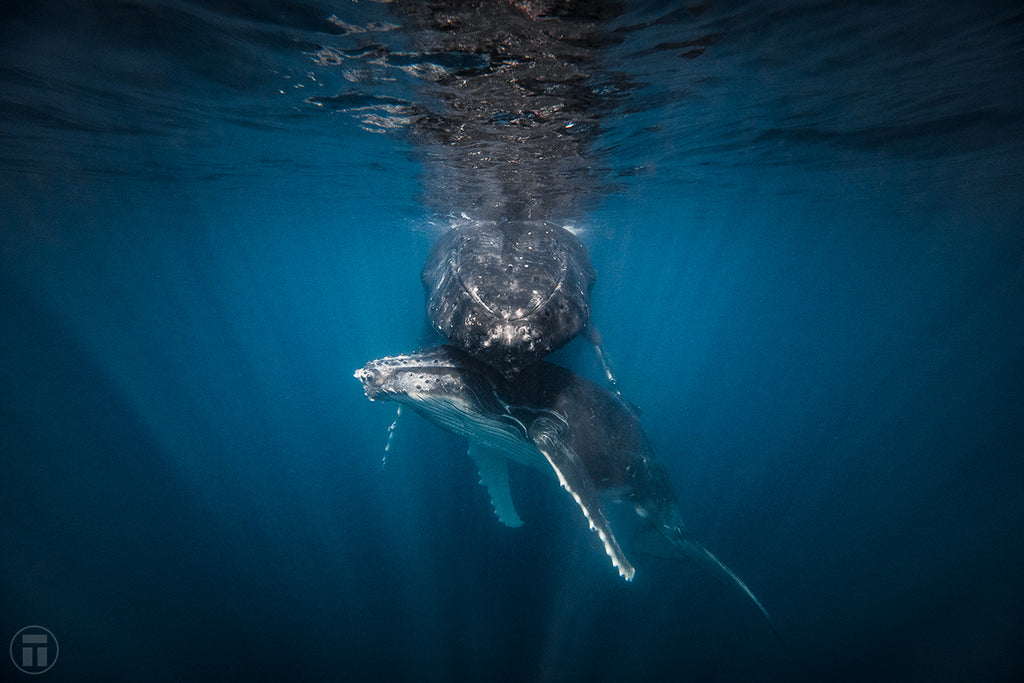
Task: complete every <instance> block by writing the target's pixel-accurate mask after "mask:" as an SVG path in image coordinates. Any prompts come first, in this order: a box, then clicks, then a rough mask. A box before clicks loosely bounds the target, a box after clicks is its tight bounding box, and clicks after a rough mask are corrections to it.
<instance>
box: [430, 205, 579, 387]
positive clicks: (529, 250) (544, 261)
mask: <svg viewBox="0 0 1024 683" xmlns="http://www.w3.org/2000/svg"><path fill="white" fill-rule="evenodd" d="M422 279H423V286H424V288H425V289H426V294H427V315H428V317H429V318H430V322H431V324H432V325H433V326H434V328H435V329H437V330H438V331H439V332H440V333H441V334H442V335H443V336H444V338H445V339H446V340H447V341H448V343H449V344H451V345H453V346H455V347H458V348H459V349H462V350H463V351H465V352H467V353H469V354H470V355H472V356H474V357H475V358H477V359H479V360H481V361H483V362H484V363H487V364H488V365H490V366H491V367H493V368H496V369H497V370H498V371H500V372H501V373H502V374H503V375H504V376H505V378H506V379H512V378H514V377H515V376H516V375H517V374H518V373H519V372H521V371H522V369H523V368H525V367H526V366H528V365H530V364H531V363H534V362H536V361H538V360H540V359H541V358H543V357H544V356H546V355H547V354H549V353H551V352H552V351H554V350H555V349H558V348H560V347H561V346H563V345H564V344H566V343H567V342H568V341H570V340H571V339H572V338H573V337H575V336H577V335H578V334H580V332H581V331H582V330H583V329H584V328H585V327H586V325H587V323H588V321H589V320H590V291H591V289H592V288H593V286H594V279H595V278H594V269H593V267H592V266H591V265H590V258H589V256H588V255H587V251H586V248H585V247H584V246H583V244H582V243H581V242H580V240H579V239H578V238H577V237H576V236H575V235H573V234H572V233H571V232H569V231H568V230H566V229H565V228H562V227H559V226H557V225H554V224H550V223H546V222H543V221H477V222H472V223H468V224H464V225H459V226H456V227H453V228H451V229H449V230H448V231H446V232H445V233H444V234H443V235H442V236H441V237H440V238H439V239H438V240H437V242H435V244H434V246H433V248H432V249H431V251H430V255H429V256H428V257H427V261H426V264H425V265H424V267H423V272H422Z"/></svg>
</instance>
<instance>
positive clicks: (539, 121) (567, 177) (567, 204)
mask: <svg viewBox="0 0 1024 683" xmlns="http://www.w3.org/2000/svg"><path fill="white" fill-rule="evenodd" d="M391 7H392V10H393V11H394V12H395V13H396V14H397V15H398V16H400V17H401V18H402V22H401V23H402V28H403V30H404V33H405V35H406V36H407V37H408V39H409V42H410V44H411V46H412V48H413V49H414V51H415V54H417V55H420V56H421V58H422V59H424V61H425V63H427V64H433V66H432V68H425V67H421V68H419V69H417V71H416V73H417V74H419V75H420V76H421V77H422V79H423V87H422V92H421V96H420V97H419V101H418V103H417V107H416V110H415V115H414V116H412V117H411V119H412V124H411V132H412V134H413V136H414V139H415V141H416V142H417V147H416V148H417V150H418V152H419V154H420V155H421V156H422V160H423V174H424V183H423V184H424V188H425V189H426V192H425V193H424V200H425V203H426V204H428V205H430V206H432V207H433V208H434V209H435V210H436V211H437V212H438V214H439V215H440V216H445V215H448V216H451V215H454V214H460V215H463V216H465V217H466V220H465V221H464V222H462V223H461V224H457V225H456V226H455V227H453V228H452V229H450V230H447V231H446V232H445V233H443V234H442V235H441V236H440V237H439V238H438V239H437V241H436V242H435V244H434V246H433V248H432V250H431V252H430V255H429V256H428V258H427V261H426V263H425V265H424V268H423V272H422V279H423V284H424V287H425V288H426V294H427V309H428V315H429V318H430V322H431V325H432V326H433V328H434V329H436V330H437V331H438V332H440V333H441V334H442V335H443V336H444V338H445V340H446V341H447V342H448V343H449V344H452V345H454V346H456V347H458V348H460V349H462V350H463V351H466V352H468V353H470V354H472V355H473V356H475V357H476V358H478V359H479V360H482V361H483V362H485V363H487V364H489V365H491V366H492V367H495V368H497V369H498V370H499V371H500V372H502V373H503V374H504V375H505V377H506V378H508V379H511V378H514V377H515V375H516V374H517V373H518V372H519V371H520V370H522V368H524V367H525V366H527V365H529V364H530V363H533V362H536V361H537V360H539V359H540V358H543V357H544V356H545V355H547V354H548V353H550V352H551V351H554V350H555V349H557V348H559V347H561V346H562V345H564V344H565V343H567V342H568V341H569V340H571V339H573V338H574V337H576V336H577V335H579V334H581V333H582V332H583V331H584V330H585V329H586V328H587V324H588V322H589V319H590V291H591V288H592V287H593V284H594V271H593V269H592V268H591V265H590V260H589V257H588V255H587V252H586V249H585V248H584V246H583V244H582V243H581V242H580V240H579V239H578V238H577V237H576V236H575V235H574V234H572V233H571V232H569V231H568V230H566V229H564V228H563V227H562V226H563V225H564V224H565V223H567V222H575V221H578V220H579V219H580V216H581V215H582V213H583V211H584V209H585V208H587V207H588V206H589V205H592V204H594V203H596V199H597V197H599V196H600V195H601V194H603V189H604V188H601V187H600V185H601V183H600V182H599V181H598V180H597V179H596V178H595V177H594V170H593V169H595V168H597V167H598V166H599V165H598V164H597V163H595V161H594V160H593V159H592V158H590V156H589V153H588V151H589V148H590V146H591V144H592V142H593V140H594V139H595V137H596V133H597V132H598V129H599V121H600V118H601V115H602V112H603V111H604V110H605V109H607V108H608V107H609V106H610V103H611V102H613V101H614V100H615V99H616V98H615V95H616V94H618V91H617V88H616V85H615V82H614V81H615V78H613V77H610V76H609V75H608V74H606V73H604V72H603V71H602V70H601V69H600V68H599V66H598V65H599V62H600V48H601V47H602V46H603V45H605V44H606V43H607V42H608V41H609V40H612V38H611V37H610V36H609V35H608V34H607V32H606V31H605V30H604V28H603V27H604V25H605V21H606V20H607V19H609V18H611V17H613V16H615V15H616V14H617V13H618V12H619V11H620V10H619V8H618V7H616V6H615V4H614V3H606V2H603V1H599V0H586V1H580V0H571V1H568V2H567V1H566V0H509V1H503V0H495V1H491V2H485V3H481V2H478V1H476V0H444V1H442V2H431V3H423V2H413V1H405V0H399V1H398V2H395V3H393V4H392V5H391ZM428 56H430V57H429V58H428ZM435 62H437V64H434V63H435ZM441 63H443V64H446V65H447V66H441ZM441 222H445V221H444V220H443V219H442V221H441ZM596 346H597V344H595V347H596ZM598 353H599V354H601V350H600V348H598ZM601 360H602V362H603V363H604V357H603V355H602V357H601ZM605 365H606V367H607V363H605ZM607 373H608V374H609V376H610V375H611V372H610V370H607Z"/></svg>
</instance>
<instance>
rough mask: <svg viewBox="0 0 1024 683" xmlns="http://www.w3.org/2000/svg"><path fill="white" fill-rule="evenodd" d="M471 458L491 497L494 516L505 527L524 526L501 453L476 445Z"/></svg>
mask: <svg viewBox="0 0 1024 683" xmlns="http://www.w3.org/2000/svg"><path fill="white" fill-rule="evenodd" d="M469 456H470V457H471V458H473V460H475V461H476V466H477V469H478V470H479V472H480V483H481V484H483V485H484V488H485V489H487V493H489V494H490V496H491V505H493V506H494V514H496V515H498V519H499V520H501V523H502V524H504V525H505V526H510V527H517V526H522V525H523V520H522V519H520V518H519V513H517V512H516V508H515V505H513V504H512V492H511V491H510V490H509V488H508V461H507V460H506V459H505V456H504V455H502V454H501V452H499V451H495V450H491V449H488V448H482V447H480V446H477V445H475V444H471V445H470V447H469Z"/></svg>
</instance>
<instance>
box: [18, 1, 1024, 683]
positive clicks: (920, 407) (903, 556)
mask: <svg viewBox="0 0 1024 683" xmlns="http://www.w3.org/2000/svg"><path fill="white" fill-rule="evenodd" d="M521 4H524V5H525V4H529V3H521ZM39 5H40V6H36V4H32V5H27V4H26V6H24V7H18V8H10V7H5V8H4V9H3V10H0V36H2V39H0V83H2V84H3V87H2V89H0V136H2V145H0V226H2V230H0V295H2V296H0V458H2V460H0V462H2V466H3V468H2V474H0V519H2V525H0V534H2V535H0V636H2V640H3V642H4V643H8V642H10V643H11V647H12V648H14V647H15V643H14V641H13V639H14V638H15V635H16V633H17V632H18V631H19V629H21V628H22V627H24V626H28V625H41V626H44V627H46V628H47V629H49V630H50V631H51V632H52V634H53V636H55V638H56V639H57V641H59V658H58V659H57V661H56V663H55V664H54V665H53V667H52V668H51V669H50V670H49V671H47V672H46V673H45V674H43V675H42V676H41V678H43V679H47V680H219V679H233V680H339V679H379V680H445V681H447V680H679V679H690V680H744V681H747V680H787V681H792V680H807V681H812V680H858V681H861V680H900V681H905V680H1019V679H1020V678H1021V676H1022V675H1024V655H1022V654H1021V652H1024V622H1022V621H1021V618H1020V614H1021V613H1022V610H1024V589H1022V588H1021V586H1020V577H1021V575H1022V572H1024V535H1022V534H1021V531H1020V530H1021V528H1022V525H1024V465H1022V455H1024V428H1022V426H1021V425H1022V424H1024V95H1022V94H1021V92H1022V91H1021V88H1020V84H1021V82H1022V80H1024V79H1022V76H1024V12H1022V11H1021V9H1020V7H1019V6H1018V5H1017V4H1016V3H1005V4H1000V3H995V2H991V3H980V4H975V5H973V6H972V8H966V7H952V6H943V4H941V3H925V2H911V3H863V4H857V5H850V4H847V3H834V2H800V3H797V2H793V3H782V4H773V3H758V2H751V1H749V0H748V1H746V2H722V3H715V2H712V3H706V4H703V5H693V6H682V5H678V4H675V3H663V2H627V3H624V4H623V6H622V7H621V8H620V10H621V11H619V12H618V13H617V14H616V15H615V16H611V17H609V18H607V19H606V20H605V22H606V24H605V26H604V27H603V32H604V33H605V34H606V35H607V36H608V37H609V39H608V40H607V41H606V42H604V43H602V44H601V45H600V46H599V49H598V51H597V54H598V62H597V66H595V67H593V68H594V75H593V78H592V80H591V81H588V82H587V84H586V87H588V88H590V89H591V90H592V91H593V92H594V93H598V92H599V93H600V94H601V95H602V97H604V103H603V105H602V106H603V110H602V112H601V118H600V125H599V126H595V127H594V128H593V130H590V131H589V132H588V135H589V136H590V139H589V140H588V145H587V150H588V151H587V156H586V157H585V158H584V159H582V161H581V163H580V168H581V169H582V170H580V171H579V173H580V174H582V175H586V177H587V178H588V180H587V182H588V183H593V185H594V187H595V188H596V189H595V190H594V192H595V194H596V195H597V199H596V200H594V201H592V202H590V203H589V204H587V208H586V210H585V211H583V212H581V214H580V215H579V216H578V218H577V219H576V220H575V221H574V224H575V225H576V227H577V228H579V229H580V234H581V237H582V239H583V241H584V242H585V244H586V245H587V248H588V249H589V251H590V254H591V258H592V261H593V264H594V268H595V270H596V272H597V275H598V280H597V285H596V288H595V291H594V306H593V308H594V318H595V321H596V323H597V324H598V326H599V327H600V330H601V333H602V336H603V339H604V343H605V346H606V348H607V350H608V353H609V355H610V357H611V358H612V360H613V361H614V363H615V367H616V371H617V375H618V379H619V385H620V388H621V389H622V391H623V393H624V394H625V395H626V396H627V397H628V399H629V400H630V401H632V402H633V403H635V404H636V405H637V406H638V407H639V408H640V409H641V410H642V417H643V422H644V426H645V429H646V430H647V432H648V434H649V435H650V437H651V440H652V441H653V443H654V444H655V446H656V448H657V449H658V450H659V452H660V453H661V456H662V458H663V459H664V461H665V465H666V468H667V469H668V471H669V473H670V475H671V477H672V480H673V484H674V486H675V487H676V490H677V492H678V494H679V497H680V501H681V505H682V508H683V512H684V515H685V516H686V519H687V521H688V523H689V524H690V527H691V529H692V530H693V532H694V533H695V534H696V535H697V537H698V538H700V539H701V540H702V541H703V542H704V543H705V544H706V545H707V546H708V547H709V548H711V549H712V550H713V551H714V552H715V553H716V554H717V555H719V556H720V557H721V558H722V559H723V560H724V561H725V562H726V563H728V564H729V565H730V566H731V567H732V569H734V570H735V571H736V572H737V574H739V575H740V576H741V577H743V579H744V580H745V581H746V582H747V583H748V584H749V585H750V586H751V588H752V589H753V590H754V592H755V593H757V595H758V597H759V598H760V599H761V601H762V602H763V603H764V604H765V606H766V607H767V609H768V610H769V611H770V612H771V613H772V616H773V618H774V620H775V622H776V624H777V626H778V629H779V631H780V632H781V634H782V637H783V641H784V642H783V644H782V645H781V646H780V645H779V644H778V643H777V642H776V641H775V639H774V637H773V636H772V634H771V631H770V630H769V629H768V628H767V627H766V625H765V624H764V622H763V621H762V620H761V617H760V615H759V614H758V613H757V611H756V609H754V608H753V607H752V606H751V605H750V603H749V602H747V601H746V600H745V599H744V598H743V596H741V595H739V594H738V593H737V592H736V591H735V590H734V589H732V588H731V587H730V586H729V585H728V584H727V583H726V582H724V581H722V580H721V579H720V577H716V576H714V575H711V574H710V573H709V572H707V571H706V569H705V568H703V567H700V566H697V565H696V563H678V562H674V561H670V560H667V559H662V558H648V559H646V560H645V561H644V562H642V563H641V562H638V572H637V576H636V579H635V580H634V581H633V582H632V583H625V582H623V581H621V579H619V578H618V577H617V576H616V573H615V571H614V570H613V569H612V568H611V566H610V565H609V563H608V561H607V558H606V557H605V555H604V553H603V552H602V551H601V549H600V546H599V544H598V543H597V541H596V539H595V538H594V536H593V534H591V533H590V532H589V531H588V530H587V527H586V523H585V521H584V520H583V519H582V517H581V515H580V514H579V512H578V510H577V509H576V508H575V506H574V505H573V504H572V502H571V500H569V499H568V497H567V496H565V494H564V493H563V492H562V491H561V490H560V489H558V487H557V486H555V485H553V484H552V482H551V481H549V480H546V479H545V478H543V477H541V476H539V475H537V474H536V473H533V472H526V471H523V472H518V471H514V472H513V473H512V478H513V481H512V484H513V488H514V491H515V493H516V500H517V506H518V507H519V510H520V513H521V515H522V516H523V518H524V520H525V521H526V524H525V525H524V526H523V527H522V528H519V529H508V528H505V527H503V526H502V525H501V524H499V523H498V522H497V520H496V519H495V518H494V515H493V512H492V510H491V506H490V504H489V502H488V500H487V494H486V492H485V491H484V490H483V488H482V487H480V486H479V485H477V474H476V472H475V470H474V467H473V465H472V462H471V461H470V460H469V459H468V458H466V457H465V444H464V442H462V441H461V440H460V439H458V438H456V437H455V436H453V435H451V434H448V433H446V432H443V431H441V430H439V429H437V428H436V427H434V426H432V425H430V424H427V423H426V422H425V421H423V420H421V419H420V418H418V417H417V416H415V415H406V416H404V417H403V419H402V420H400V422H399V424H398V427H397V428H396V429H395V431H394V438H393V440H392V443H391V447H390V449H389V450H388V451H387V453H385V450H384V447H385V444H386V443H387V441H388V427H389V425H390V424H391V423H392V421H393V420H394V418H395V415H394V411H393V410H392V409H391V407H390V406H389V405H388V404H384V405H381V404H371V403H370V402H369V401H367V400H366V398H365V397H364V396H363V393H362V391H361V388H360V387H359V385H358V383H357V382H356V381H355V380H353V379H352V372H353V371H354V370H355V369H356V368H358V367H360V366H362V365H363V364H364V363H366V362H367V361H368V360H370V359H373V358H377V357H380V356H384V355H390V354H395V353H402V352H408V351H412V350H414V349H415V348H417V347H419V346H420V345H422V344H423V343H425V339H424V296H423V291H422V285H421V284H420V281H419V272H420V268H421V267H422V264H423V261H424V259H425V257H426V254H427V251H428V250H429V247H430V245H431V243H432V242H433V240H434V239H435V238H436V236H437V235H438V234H439V231H440V230H442V229H444V226H445V220H447V218H450V216H446V215H444V214H442V213H439V211H438V208H437V207H438V205H444V204H445V202H446V200H447V198H448V195H447V194H446V190H447V189H448V188H446V187H443V186H436V185H432V184H431V183H430V182H429V179H430V178H431V177H432V176H430V175H429V173H425V169H426V168H427V167H429V166H430V165H431V164H434V165H437V164H440V165H442V166H443V165H444V163H445V160H444V158H443V157H440V158H437V157H436V155H435V153H434V152H425V151H424V147H423V145H422V144H421V143H420V142H419V141H418V140H417V138H416V136H415V135H413V134H411V132H410V131H411V130H412V129H413V128H414V124H415V119H416V118H417V116H420V115H421V114H422V112H423V111H426V110H429V109H431V108H432V107H433V108H436V107H438V106H440V105H439V104H438V102H437V101H435V99H432V98H433V95H431V91H430V89H429V81H430V78H428V76H431V77H436V74H437V73H438V72H439V71H441V72H443V71H444V70H446V69H447V70H455V69H458V68H466V67H467V64H470V65H471V63H472V60H471V59H470V57H468V56H466V55H463V54H454V55H444V54H438V53H426V52H417V47H416V45H415V44H414V43H415V41H414V40H413V38H411V37H410V33H409V31H408V30H407V27H405V26H404V24H403V21H404V19H403V17H402V16H401V15H400V14H399V13H396V12H395V11H394V8H393V7H391V6H390V4H389V3H378V2H373V3H368V2H361V3H360V2H334V3H330V2H283V1H281V0H277V1H276V2H274V1H267V2H257V1H254V0H252V1H245V0H240V1H237V2H220V3H193V2H185V1H181V0H179V1H172V0H168V1H162V2H112V1H111V2H100V1H94V2H47V3H39ZM565 181H566V183H567V184H568V185H571V184H573V183H576V182H582V181H581V180H580V179H579V178H577V177H568V178H566V179H565ZM465 209H466V207H460V206H450V207H449V209H448V210H449V211H450V212H451V214H452V215H457V214H458V213H459V212H461V211H464V210H465ZM552 359H553V360H554V361H556V362H559V363H563V364H566V365H569V366H571V367H573V368H575V369H577V370H578V371H580V372H582V373H585V374H589V375H592V376H596V372H597V368H596V366H595V364H594V361H593V357H592V355H591V354H590V352H589V349H587V348H586V345H585V344H583V343H582V342H580V341H575V342H573V343H572V344H570V345H569V346H568V347H566V348H565V349H563V350H561V351H558V352H557V353H556V354H555V355H554V356H553V358H552ZM15 655H16V656H15V659H17V652H15ZM0 657H2V660H0V671H2V672H3V673H2V676H0V678H3V679H5V680H7V679H10V680H19V679H23V678H25V675H24V674H22V673H21V672H19V671H18V669H17V668H16V667H15V666H14V664H15V663H16V662H8V660H7V657H6V655H0Z"/></svg>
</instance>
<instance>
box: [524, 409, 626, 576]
mask: <svg viewBox="0 0 1024 683" xmlns="http://www.w3.org/2000/svg"><path fill="white" fill-rule="evenodd" d="M537 422H543V421H541V420H538V421H537ZM530 436H531V437H532V438H533V442H534V443H535V444H536V446H537V448H538V449H539V450H540V452H541V453H543V454H544V457H545V458H547V461H548V463H549V464H550V465H551V468H552V469H553V470H554V471H555V474H556V475H557V476H558V483H559V484H561V485H562V488H563V489H565V490H566V491H567V492H568V493H569V495H570V496H572V498H573V500H575V501H576V504H577V505H579V507H580V510H582V511H583V515H584V516H585V517H586V518H587V521H588V522H590V528H591V530H593V531H596V532H597V535H598V537H599V538H600V539H601V543H602V544H604V551H605V552H606V553H608V557H609V558H610V559H611V561H612V565H613V566H614V567H615V568H616V569H618V570H619V576H621V577H622V578H624V579H625V580H626V581H632V580H633V574H634V573H635V571H636V570H635V569H633V565H631V564H630V563H629V560H628V559H626V555H625V553H623V552H622V548H620V547H619V542H618V541H617V540H615V534H613V533H612V529H611V526H610V525H609V524H608V519H607V518H606V517H605V516H604V511H603V510H602V509H601V501H600V499H599V498H598V495H597V488H596V487H595V486H594V482H593V481H592V480H591V478H590V475H589V474H588V473H587V469H586V467H585V466H584V464H583V462H582V461H581V460H580V459H579V456H577V455H576V453H575V452H574V451H573V450H572V449H571V448H569V447H567V446H566V445H565V444H564V443H563V442H562V440H561V439H560V438H559V436H558V435H557V433H555V432H553V431H552V430H550V429H546V428H544V426H541V427H538V426H537V425H536V423H535V425H534V427H532V428H531V430H530Z"/></svg>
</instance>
